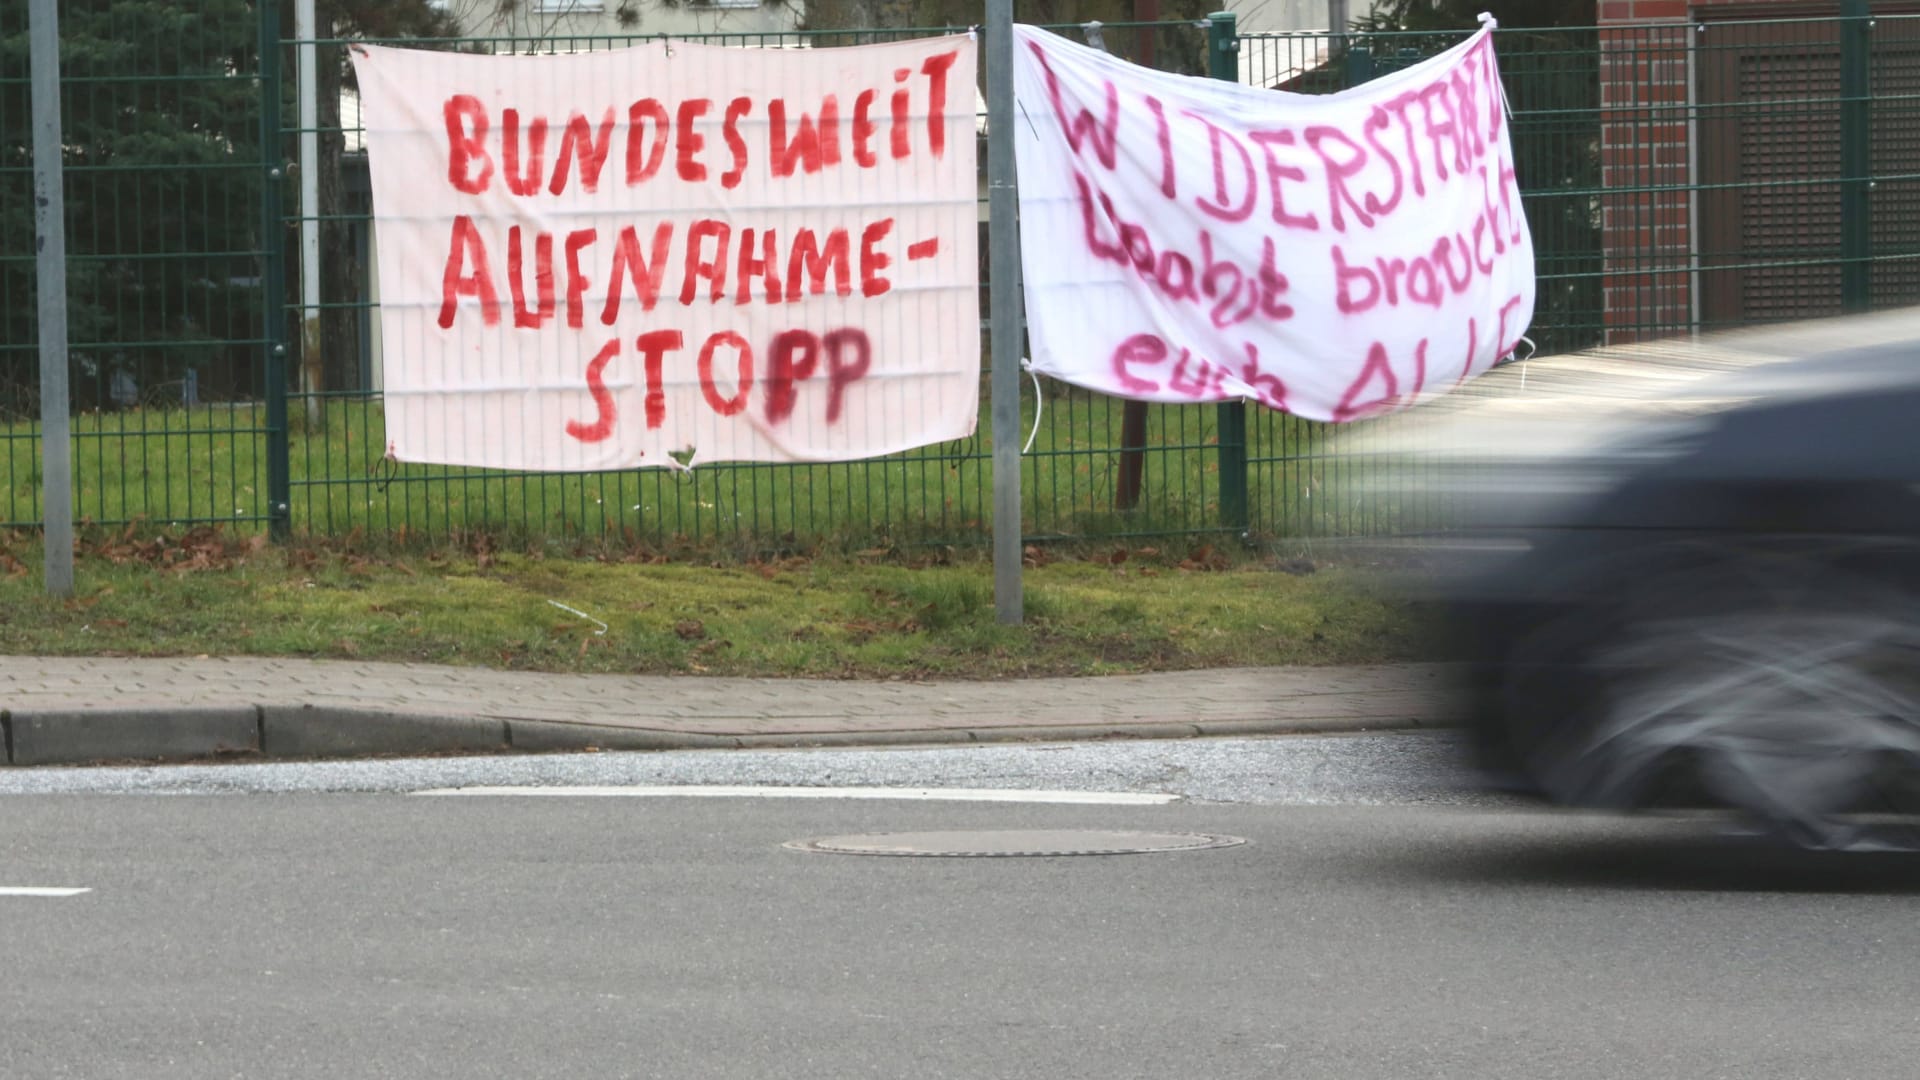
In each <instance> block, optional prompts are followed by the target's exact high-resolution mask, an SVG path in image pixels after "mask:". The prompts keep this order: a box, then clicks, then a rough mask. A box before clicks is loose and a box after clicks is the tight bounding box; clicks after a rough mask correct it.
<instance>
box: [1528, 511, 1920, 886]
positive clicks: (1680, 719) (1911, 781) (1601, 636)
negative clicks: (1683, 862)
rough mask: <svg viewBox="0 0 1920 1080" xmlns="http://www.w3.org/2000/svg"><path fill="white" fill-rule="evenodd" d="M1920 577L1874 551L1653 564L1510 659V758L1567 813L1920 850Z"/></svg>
mask: <svg viewBox="0 0 1920 1080" xmlns="http://www.w3.org/2000/svg"><path fill="white" fill-rule="evenodd" d="M1916 569H1920V552H1916V551H1915V550H1914V549H1912V548H1910V547H1908V546H1905V545H1896V544H1882V543H1872V542H1865V541H1850V540H1848V541H1829V540H1819V541H1816V540H1806V539H1791V540H1772V541H1768V540H1745V541H1741V542H1738V543H1729V542H1727V541H1724V540H1716V541H1711V542H1705V541H1702V542H1684V543H1676V544H1670V545H1661V546H1659V547H1656V548H1650V549H1642V550H1638V551H1636V552H1634V553H1633V554H1632V555H1631V556H1630V557H1628V558H1625V559H1622V560H1617V561H1616V562H1615V564H1614V565H1612V566H1611V567H1610V568H1606V569H1602V570H1600V571H1599V572H1597V573H1594V574H1592V575H1590V576H1589V577H1588V578H1587V579H1586V583H1585V585H1584V587H1583V588H1581V589H1580V590H1578V596H1577V598H1576V600H1575V602H1573V603H1570V604H1567V605H1564V606H1562V607H1560V608H1558V609H1557V612H1556V614H1555V615H1553V616H1552V617H1550V618H1548V619H1547V620H1545V621H1544V623H1542V624H1541V625H1539V626H1536V627H1534V628H1533V629H1532V631H1531V632H1529V633H1528V634H1526V635H1525V636H1524V637H1523V638H1522V640H1521V641H1520V642H1519V643H1518V644H1517V645H1516V646H1515V648H1514V649H1513V650H1512V653H1511V655H1510V657H1509V662H1508V664H1507V671H1508V673H1509V674H1508V677H1507V680H1506V684H1505V696H1504V702H1503V712H1504V714H1505V717H1506V719H1507V722H1508V724H1509V728H1510V731H1511V734H1512V742H1513V745H1514V746H1515V748H1516V750H1517V752H1518V754H1519V757H1520V759H1521V761H1522V762H1523V763H1524V767H1525V769H1526V770H1527V772H1528V773H1529V774H1530V775H1531V776H1532V777H1533V779H1534V780H1535V782H1537V783H1538V784H1539V785H1540V786H1541V788H1542V789H1543V790H1544V791H1545V792H1546V793H1547V794H1548V795H1549V796H1550V797H1552V798H1553V799H1554V800H1555V801H1558V802H1563V803H1567V804H1570V805H1580V806H1599V807H1613V808H1629V807H1646V806H1657V805H1671V804H1675V803H1678V804H1688V803H1698V804H1704V805H1711V806H1716V807H1724V808H1731V809H1734V810H1736V811H1739V812H1741V813H1742V814H1743V815H1744V816H1745V817H1746V818H1747V819H1749V821H1751V822H1752V823H1753V824H1755V825H1757V826H1759V827H1760V828H1762V829H1763V830H1765V831H1766V832H1768V833H1770V834H1772V835H1774V836H1776V837H1779V838H1781V839H1785V840H1787V841H1789V842H1791V843H1793V844H1794V845H1796V846H1800V847H1806V848H1817V849H1823V850H1889V849H1895V850H1920V829H1917V828H1915V819H1914V817H1913V814H1914V812H1915V811H1916V810H1920V805H1917V804H1916V800H1915V799H1914V797H1913V795H1914V792H1915V790H1916V787H1920V785H1916V783H1915V778H1916V777H1920V595H1916V589H1915V587H1914V582H1915V581H1916V580H1920V579H1917V578H1916ZM1629 570H1631V571H1632V572H1631V573H1628V572H1627V571H1629Z"/></svg>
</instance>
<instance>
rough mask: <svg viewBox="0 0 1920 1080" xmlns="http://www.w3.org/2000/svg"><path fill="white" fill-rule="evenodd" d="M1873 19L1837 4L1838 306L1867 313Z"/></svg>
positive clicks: (1852, 1) (1852, 0) (1858, 1)
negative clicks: (1838, 7)
mask: <svg viewBox="0 0 1920 1080" xmlns="http://www.w3.org/2000/svg"><path fill="white" fill-rule="evenodd" d="M1872 35H1873V19H1872V18H1871V12H1870V10H1869V8H1868V0H1841V4H1840V177H1841V181H1840V303H1841V306H1842V307H1843V308H1844V309H1845V310H1847V311H1865V310H1866V309H1867V307H1868V306H1869V305H1870V304H1871V303H1872V299H1873V298H1872V295H1871V292H1872V270H1873V267H1872V265H1871V263H1870V260H1871V259H1872V257H1873V220H1872V211H1871V206H1870V203H1871V198H1872V196H1871V191H1870V189H1871V183H1872V182H1871V181H1870V180H1869V176H1870V175H1871V173H1872V171H1873V165H1872V143H1871V141H1870V139H1871V135H1870V125H1871V124H1872V116H1871V109H1872V100H1871V95H1872V84H1871V81H1870V75H1871V67H1870V65H1871V63H1872V49H1873V42H1872Z"/></svg>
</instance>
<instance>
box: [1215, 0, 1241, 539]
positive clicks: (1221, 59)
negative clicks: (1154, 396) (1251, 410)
mask: <svg viewBox="0 0 1920 1080" xmlns="http://www.w3.org/2000/svg"><path fill="white" fill-rule="evenodd" d="M1207 67H1208V71H1207V73H1208V74H1209V75H1212V76H1213V77H1214V78H1216V79H1224V80H1226V81H1228V82H1239V81H1240V34H1239V31H1238V27H1237V24H1236V20H1235V17H1234V14H1233V12H1231V11H1216V12H1214V13H1213V14H1212V15H1209V16H1207ZM1217 415H1218V417H1219V424H1218V426H1219V434H1220V440H1219V444H1220V445H1219V450H1220V524H1222V525H1225V526H1226V527H1228V528H1230V529H1239V530H1240V531H1241V532H1242V533H1244V532H1245V531H1246V528H1247V403H1246V402H1244V401H1223V402H1221V403H1220V405H1219V407H1218V411H1217Z"/></svg>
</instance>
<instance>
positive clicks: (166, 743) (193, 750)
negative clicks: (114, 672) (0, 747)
mask: <svg viewBox="0 0 1920 1080" xmlns="http://www.w3.org/2000/svg"><path fill="white" fill-rule="evenodd" d="M5 720H6V749H7V758H6V760H7V763H8V764H11V765H62V764H75V763H80V762H89V761H112V760H124V759H135V760H170V759H179V758H209V757H220V756H223V755H229V754H249V753H255V752H258V751H259V749H260V711H259V710H258V709H255V708H254V707H253V706H251V705H229V706H214V707H209V708H204V709H183V708H164V709H163V708H151V709H142V708H97V709H32V710H28V709H11V710H8V712H7V713H6V717H5Z"/></svg>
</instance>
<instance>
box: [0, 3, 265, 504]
mask: <svg viewBox="0 0 1920 1080" xmlns="http://www.w3.org/2000/svg"><path fill="white" fill-rule="evenodd" d="M26 8H27V6H26V5H24V4H5V5H0V459H3V460H0V481H3V482H4V483H5V485H6V489H5V495H4V497H0V527H11V526H20V525H31V524H37V522H38V518H39V515H40V505H41V503H40V498H41V491H40V475H39V468H40V466H39V462H40V431H39V422H38V417H39V387H38V382H39V359H38V352H37V344H38V336H37V326H36V310H35V307H36V299H35V297H36V290H35V283H34V258H35V255H34V244H33V229H34V221H33V205H32V199H33V162H32V158H31V150H30V146H29V143H28V139H27V132H28V131H29V130H30V127H29V117H30V103H29V94H28V51H27V10H26ZM62 9H63V10H62V12H61V30H62V54H63V55H62V58H61V60H62V84H61V88H62V102H61V105H62V109H63V122H64V129H65V132H64V133H65V137H66V144H67V148H68V149H67V154H66V160H65V171H66V189H65V190H66V209H67V218H66V224H67V258H68V264H69V275H68V294H69V296H68V311H69V320H70V322H69V333H68V336H69V341H70V343H71V353H70V356H71V381H72V388H73V401H72V408H73V422H72V430H73V474H74V502H73V506H74V515H75V517H76V518H78V519H82V520H91V521H95V522H124V521H129V520H133V519H136V518H145V519H149V520H154V521H162V522H171V521H179V522H208V521H220V522H230V523H236V524H239V525H242V526H244V527H258V526H259V525H260V524H261V523H263V522H264V521H265V520H266V517H267V513H268V509H267V489H266V477H265V471H264V460H265V458H264V447H265V439H264V437H263V436H264V434H265V427H266V401H267V399H268V398H269V396H270V395H269V394H268V392H267V390H268V385H269V382H268V378H267V372H266V370H265V368H264V366H263V360H264V352H263V350H264V348H265V340H264V332H263V324H262V314H263V312H264V311H265V310H266V309H267V307H268V305H267V303H266V301H265V299H264V296H263V292H262V288H261V280H260V273H261V265H262V261H263V256H264V254H265V252H266V250H267V244H266V242H265V240H264V239H263V236H262V222H263V214H262V210H263V207H262V201H261V200H262V190H263V179H264V166H263V163H262V160H261V154H260V145H261V121H262V112H261V108H260V104H259V102H260V100H261V82H260V80H259V78H258V75H259V68H258V58H259V56H260V26H259V22H258V20H257V19H256V17H255V14H254V11H253V7H252V5H250V4H248V3H245V2H244V0H198V2H197V3H194V4H191V5H189V4H177V5H170V4H107V3H72V4H63V5H62Z"/></svg>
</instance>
